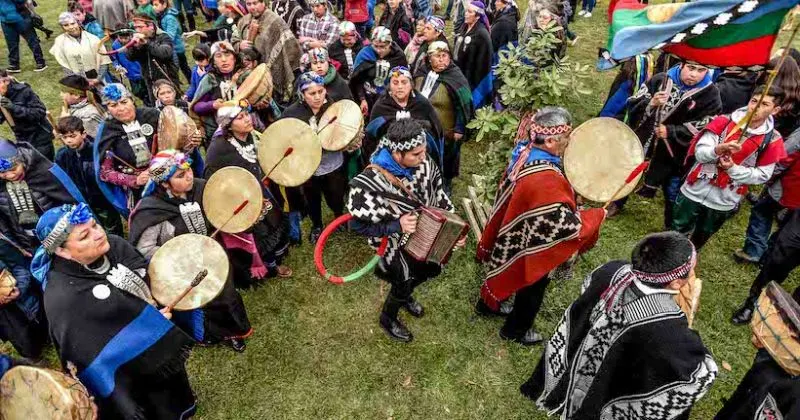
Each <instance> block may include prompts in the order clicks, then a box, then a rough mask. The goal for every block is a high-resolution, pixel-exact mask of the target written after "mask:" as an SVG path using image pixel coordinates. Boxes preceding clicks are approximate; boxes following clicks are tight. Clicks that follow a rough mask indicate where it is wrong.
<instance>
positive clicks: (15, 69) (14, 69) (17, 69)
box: [6, 67, 22, 73]
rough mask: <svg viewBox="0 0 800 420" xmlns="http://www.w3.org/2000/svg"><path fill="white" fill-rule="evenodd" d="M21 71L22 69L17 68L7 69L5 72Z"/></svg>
mask: <svg viewBox="0 0 800 420" xmlns="http://www.w3.org/2000/svg"><path fill="white" fill-rule="evenodd" d="M21 71H22V69H20V68H19V67H9V68H7V69H6V72H8V73H19V72H21Z"/></svg>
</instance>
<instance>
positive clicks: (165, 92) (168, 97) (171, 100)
mask: <svg viewBox="0 0 800 420" xmlns="http://www.w3.org/2000/svg"><path fill="white" fill-rule="evenodd" d="M153 96H155V98H156V108H158V109H159V110H162V109H164V107H165V106H168V105H172V106H175V107H178V108H180V109H181V111H183V112H185V113H186V114H187V115H188V114H189V104H188V103H186V101H184V100H183V99H178V91H177V90H176V89H175V85H173V84H172V83H171V82H170V81H169V80H166V79H159V80H156V82H155V83H153Z"/></svg>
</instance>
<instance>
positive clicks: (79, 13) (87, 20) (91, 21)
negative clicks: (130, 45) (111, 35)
mask: <svg viewBox="0 0 800 420" xmlns="http://www.w3.org/2000/svg"><path fill="white" fill-rule="evenodd" d="M69 12H70V13H72V15H73V16H75V19H76V20H77V21H78V23H80V24H81V26H82V27H83V30H84V31H86V32H89V33H90V34H92V35H94V36H96V37H98V38H100V39H102V38H103V37H104V36H105V33H103V26H102V25H100V22H98V21H97V19H95V18H94V16H92V15H91V14H90V13H86V11H85V10H83V6H81V5H80V3H72V4H70V5H69Z"/></svg>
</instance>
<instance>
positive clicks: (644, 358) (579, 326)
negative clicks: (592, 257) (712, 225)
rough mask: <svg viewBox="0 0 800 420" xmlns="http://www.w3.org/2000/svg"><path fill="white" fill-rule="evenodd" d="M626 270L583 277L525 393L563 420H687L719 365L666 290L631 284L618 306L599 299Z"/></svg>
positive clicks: (620, 264) (613, 268) (608, 268)
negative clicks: (581, 287) (579, 293)
mask: <svg viewBox="0 0 800 420" xmlns="http://www.w3.org/2000/svg"><path fill="white" fill-rule="evenodd" d="M630 269H631V266H630V264H628V263H626V262H625V261H612V262H610V263H607V264H605V265H603V266H601V267H599V268H598V269H596V270H595V271H594V272H593V273H592V274H590V275H589V277H587V279H586V281H585V282H584V285H583V293H582V294H581V296H580V297H579V298H578V299H577V300H576V301H575V302H573V303H572V305H570V307H569V308H567V310H566V312H565V314H564V317H563V318H562V319H561V322H560V323H559V325H558V327H557V328H556V331H555V333H554V334H553V336H552V337H551V338H550V340H549V341H548V342H547V346H546V347H545V352H544V354H543V355H542V358H541V360H540V361H539V365H538V366H537V367H536V370H535V372H534V374H533V376H532V377H531V378H530V379H529V380H528V382H526V383H525V384H524V385H522V388H521V390H522V393H523V394H525V395H526V396H528V397H529V398H531V399H533V400H534V401H536V405H537V406H538V407H539V408H540V409H542V410H547V411H548V413H549V414H551V415H552V414H558V415H560V416H561V417H560V418H562V419H589V418H591V419H603V420H606V419H609V420H610V419H648V420H659V419H664V420H666V419H688V418H689V411H690V409H691V407H692V405H693V404H694V403H695V402H697V401H698V400H699V399H700V398H701V397H702V396H703V395H705V393H706V392H707V391H708V390H709V388H710V387H711V384H712V383H713V382H714V379H715V378H716V376H717V365H716V363H715V362H714V359H712V357H711V355H710V354H709V351H708V350H707V349H706V348H705V346H704V345H703V342H702V340H701V339H700V336H699V335H698V334H697V333H696V332H694V331H692V330H690V329H689V327H688V323H687V321H686V316H685V314H684V313H683V312H682V311H681V309H680V308H679V307H678V305H677V303H675V300H674V297H673V296H674V295H673V294H672V293H670V292H669V291H667V290H665V289H656V288H652V287H649V286H647V285H646V284H645V283H643V282H640V281H639V280H634V281H633V283H632V284H631V285H630V286H629V287H627V288H626V289H625V290H624V291H623V292H621V293H623V294H622V296H621V299H619V301H618V303H617V304H615V305H613V306H611V307H610V308H608V306H607V302H606V300H605V299H603V298H602V295H603V292H605V291H606V289H608V288H609V286H610V285H612V284H615V283H616V282H618V281H620V280H622V279H623V278H624V277H625V276H626V274H627V273H628V272H629V270H630Z"/></svg>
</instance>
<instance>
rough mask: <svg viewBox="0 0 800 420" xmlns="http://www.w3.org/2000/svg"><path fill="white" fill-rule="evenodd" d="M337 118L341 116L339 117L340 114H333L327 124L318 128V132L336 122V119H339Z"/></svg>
mask: <svg viewBox="0 0 800 420" xmlns="http://www.w3.org/2000/svg"><path fill="white" fill-rule="evenodd" d="M337 118H339V117H338V116H336V115H334V116H333V118H331V119H330V121H328V123H327V124H325V125H324V126H323V127H322V128H320V129H319V130H317V134H319V133H321V132H322V130H324V129H326V128H328V127H329V126H330V125H331V124H333V122H334V121H336V119H337Z"/></svg>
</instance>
